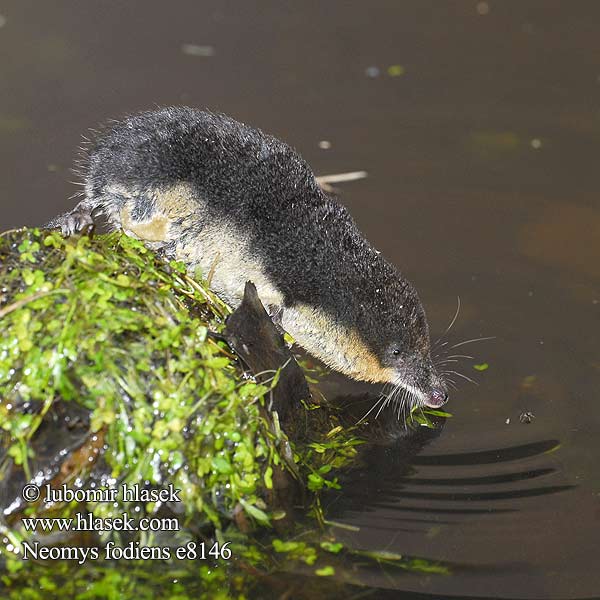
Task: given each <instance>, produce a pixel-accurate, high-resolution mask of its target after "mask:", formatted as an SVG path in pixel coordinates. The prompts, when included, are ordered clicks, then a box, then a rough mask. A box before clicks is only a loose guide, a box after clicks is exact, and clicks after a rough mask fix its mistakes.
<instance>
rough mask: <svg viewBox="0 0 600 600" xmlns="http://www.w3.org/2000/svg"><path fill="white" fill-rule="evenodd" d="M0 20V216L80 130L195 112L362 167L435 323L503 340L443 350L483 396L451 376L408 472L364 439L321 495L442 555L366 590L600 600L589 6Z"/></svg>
mask: <svg viewBox="0 0 600 600" xmlns="http://www.w3.org/2000/svg"><path fill="white" fill-rule="evenodd" d="M0 13H1V18H0V24H1V25H2V26H1V27H0V53H1V56H2V57H3V60H2V61H1V62H0V80H1V81H2V92H1V94H0V152H1V154H0V155H1V157H2V160H1V161H0V189H1V193H0V198H1V200H0V204H1V207H2V211H1V213H0V228H1V229H6V228H9V227H13V226H17V225H23V224H28V225H31V224H39V223H42V222H44V221H45V220H46V219H48V218H49V217H51V216H53V215H55V214H56V213H57V212H58V211H62V210H64V209H66V208H68V207H70V206H71V205H72V201H70V200H69V199H68V196H70V195H71V194H72V193H73V192H74V191H75V189H76V188H75V186H73V185H72V184H70V183H69V180H71V179H73V178H74V176H73V175H72V174H71V173H70V171H69V168H70V167H71V165H72V160H73V154H74V150H75V149H76V147H77V146H78V145H79V142H80V136H81V134H82V132H84V131H85V130H86V129H87V128H89V127H92V126H94V125H96V124H97V123H99V122H101V121H103V120H105V119H107V118H109V117H115V116H120V115H123V114H124V113H129V112H134V111H137V110H139V109H142V108H148V107H153V106H156V105H164V104H182V103H185V104H189V105H193V106H198V107H209V108H211V109H213V110H218V111H222V112H226V113H228V114H231V115H232V116H234V117H236V118H238V119H240V120H243V121H246V122H248V123H251V124H253V125H256V126H259V127H261V128H263V129H264V130H266V131H269V132H271V133H274V134H276V135H278V136H279V137H281V138H283V139H285V140H286V141H288V142H290V143H291V144H292V145H294V146H295V147H296V148H297V149H298V150H299V151H300V152H301V153H302V154H303V155H304V156H305V157H306V158H307V159H308V160H309V162H310V163H311V164H312V165H313V167H314V169H315V170H316V171H317V172H318V173H321V174H324V173H336V172H342V171H352V170H363V169H364V170H366V171H368V173H369V178H368V179H366V180H363V181H359V182H355V183H352V184H345V185H343V187H342V196H341V198H342V200H343V202H345V203H346V204H347V205H348V206H349V207H350V209H351V211H352V213H353V215H354V216H355V218H356V219H357V221H358V222H359V224H360V225H361V227H362V229H363V230H364V232H365V233H366V234H367V236H368V237H369V238H370V239H371V240H372V241H373V242H374V243H375V245H376V246H378V247H379V248H380V249H381V250H382V251H383V252H384V253H385V254H386V255H387V256H388V257H389V258H391V259H392V260H393V261H394V262H395V263H396V264H397V265H399V266H400V267H401V269H402V270H403V271H404V273H405V274H406V275H407V276H408V277H409V278H410V279H411V280H412V281H413V282H414V283H415V285H416V287H417V288H418V289H419V290H420V293H421V296H422V299H423V301H424V303H425V305H426V307H427V309H428V314H429V319H430V323H431V326H432V329H433V331H434V333H435V332H441V331H443V330H444V329H445V327H446V324H447V323H448V321H449V320H450V318H451V317H452V314H453V313H454V310H455V307H456V297H457V296H460V298H461V304H462V308H461V312H460V315H459V319H458V321H457V323H456V324H455V326H454V327H453V329H452V331H451V332H450V334H449V337H448V339H449V340H451V341H450V343H449V344H448V345H452V344H455V343H458V342H460V341H462V340H465V339H469V338H475V337H479V336H488V335H493V336H496V339H495V340H493V341H488V342H481V343H476V344H473V345H472V346H464V347H462V346H460V347H459V348H460V349H461V350H465V351H466V350H467V349H468V350H469V351H468V352H465V353H466V354H472V355H473V356H475V358H474V359H473V360H468V359H465V360H463V362H462V364H461V365H460V367H459V369H458V370H459V371H461V372H462V373H464V374H466V375H467V376H469V377H472V378H474V379H476V380H478V381H479V385H478V386H477V387H476V386H473V385H471V384H469V383H467V382H466V381H462V380H460V378H459V377H457V383H459V390H458V391H456V392H454V394H453V397H452V399H451V403H450V404H449V406H448V408H449V410H450V411H451V412H452V413H453V414H454V417H453V418H452V419H450V420H449V422H448V423H447V425H446V427H445V428H444V430H443V431H442V432H441V434H440V435H439V436H438V437H437V438H435V439H433V440H432V441H431V443H430V444H429V445H428V446H426V447H425V448H424V449H423V450H422V452H420V453H419V455H418V456H416V457H415V458H414V459H413V460H412V465H413V466H412V470H411V471H410V472H409V473H408V474H407V473H406V470H405V469H404V468H400V467H398V466H397V464H396V463H397V459H398V457H397V456H395V455H394V454H393V452H394V448H388V449H387V450H385V451H384V450H374V451H373V453H372V455H371V457H370V461H371V463H370V464H369V465H368V468H364V469H362V470H356V471H355V472H354V473H352V474H350V476H349V477H348V481H347V482H346V484H345V486H344V490H343V493H342V494H341V495H340V496H336V497H333V498H332V499H331V503H330V506H329V507H328V511H329V515H330V517H331V518H332V519H334V520H336V521H341V522H344V523H347V524H350V525H354V526H357V527H360V531H358V532H353V533H351V532H345V533H343V534H341V535H343V536H344V538H345V539H346V540H347V542H348V543H349V544H352V545H354V546H357V547H361V548H368V549H375V550H384V549H385V550H388V551H393V552H399V553H403V554H412V555H417V556H422V557H425V558H429V559H436V560H447V561H450V562H452V563H453V564H455V565H458V568H459V572H458V574H457V575H456V576H453V577H440V576H432V575H404V576H402V577H398V576H390V575H389V574H388V573H385V572H384V571H377V572H365V573H362V574H360V577H361V578H362V580H363V581H364V582H365V583H368V584H369V585H371V586H373V588H379V591H375V592H374V593H375V597H384V595H383V594H384V592H383V590H398V591H405V592H410V591H419V592H423V593H428V594H434V595H436V597H440V596H441V595H460V596H466V597H474V596H484V597H506V598H583V597H590V596H598V595H599V594H600V575H599V574H598V565H599V564H600V561H599V559H598V552H599V550H600V545H599V542H598V540H599V539H600V475H599V471H598V457H599V452H600V416H599V415H600V412H599V411H598V397H599V392H600V352H599V350H598V335H599V334H600V327H599V311H600V266H599V265H600V204H599V201H598V192H599V190H600V169H599V168H598V166H597V165H598V158H599V156H600V4H599V3H592V2H558V1H553V0H539V1H529V0H519V1H514V2H512V1H504V2H500V1H493V0H489V1H488V2H476V1H474V0H473V1H465V2H433V1H425V0H413V1H405V2H394V1H388V2H376V3H365V2H360V3H358V2H321V3H318V2H303V3H293V2H280V1H277V2H275V1H265V2H260V3H253V2H250V3H248V2H197V1H188V2H178V3H176V4H173V5H170V4H167V3H163V2H156V1H153V2H128V3H112V5H110V4H109V5H105V4H104V3H102V4H100V3H95V4H92V3H81V2H75V1H72V2H47V3H41V2H31V1H23V0H19V1H18V2H17V1H13V2H5V3H4V4H3V5H2V7H0ZM323 141H326V142H329V145H330V147H329V148H327V149H325V148H323V147H322V146H327V144H320V142H323ZM461 353H462V352H461ZM484 362H485V363H487V364H488V365H489V368H488V369H487V370H484V371H481V372H479V371H477V370H476V369H475V368H474V366H473V365H474V364H482V363H484ZM524 411H529V412H531V413H533V414H534V415H535V418H534V419H533V421H532V422H531V423H529V424H526V423H521V422H520V420H519V416H520V414H521V413H523V412H524ZM389 593H390V594H391V595H390V597H400V595H399V592H395V593H393V594H392V593H391V592H389Z"/></svg>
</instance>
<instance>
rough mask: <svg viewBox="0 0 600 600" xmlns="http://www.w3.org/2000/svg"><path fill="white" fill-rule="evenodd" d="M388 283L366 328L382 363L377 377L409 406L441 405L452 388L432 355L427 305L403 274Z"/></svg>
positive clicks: (370, 345)
mask: <svg viewBox="0 0 600 600" xmlns="http://www.w3.org/2000/svg"><path fill="white" fill-rule="evenodd" d="M386 284H387V285H386V286H385V287H383V286H382V287H381V288H378V291H377V294H378V295H379V298H378V300H377V302H376V304H377V310H376V311H375V318H373V316H372V315H370V316H369V318H368V319H367V320H368V321H369V322H368V324H366V326H365V327H364V328H363V330H364V331H366V332H367V334H368V338H367V339H366V340H365V341H367V343H368V345H369V347H370V348H371V349H372V351H373V354H374V356H375V357H376V358H377V362H378V369H377V376H376V377H373V379H374V380H378V381H381V382H385V383H388V384H390V389H391V392H390V398H392V399H397V400H399V401H401V402H402V403H404V404H405V405H406V406H409V407H412V406H415V405H416V406H428V407H431V408H439V407H440V406H442V405H443V404H445V403H446V401H447V400H448V390H447V386H446V383H445V382H444V380H443V378H442V377H441V376H440V374H439V373H438V372H437V370H436V368H435V366H434V364H433V361H432V358H431V342H430V338H429V326H428V324H427V318H426V316H425V310H424V308H423V305H422V304H421V301H420V299H419V297H418V295H417V292H416V291H415V289H414V288H413V287H412V285H411V284H410V283H409V282H408V281H406V280H405V279H404V278H402V277H401V276H396V278H395V279H393V280H391V281H390V280H388V281H387V282H386ZM365 316H366V315H365Z"/></svg>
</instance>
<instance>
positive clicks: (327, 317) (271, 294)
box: [53, 108, 437, 391]
mask: <svg viewBox="0 0 600 600" xmlns="http://www.w3.org/2000/svg"><path fill="white" fill-rule="evenodd" d="M83 171H84V177H85V199H84V200H83V202H82V203H80V205H79V206H78V207H77V208H76V209H75V210H74V211H73V212H72V213H71V214H70V215H66V216H65V217H62V218H59V219H57V220H55V222H54V223H53V224H54V225H58V226H62V227H63V229H66V231H67V232H71V231H72V230H76V229H78V228H80V225H81V223H82V222H83V223H85V222H87V218H88V217H87V216H86V215H87V214H88V213H91V212H92V211H93V212H94V213H95V214H97V213H103V214H104V215H105V216H106V218H107V220H108V223H109V225H110V226H111V227H113V228H122V229H123V230H124V231H125V232H126V233H128V234H130V235H133V236H135V237H138V238H140V239H142V240H145V241H146V243H147V244H148V245H149V246H150V247H153V248H156V249H162V250H163V251H164V252H165V253H166V254H167V255H168V256H172V257H175V258H179V259H182V260H184V261H185V262H186V263H187V264H189V265H190V268H191V269H195V268H199V269H201V271H202V272H203V274H204V275H205V276H206V275H207V274H208V273H209V272H210V273H211V287H213V289H215V291H217V292H218V293H220V294H221V295H222V296H223V297H224V299H226V300H227V301H228V302H230V303H231V304H233V305H234V306H235V305H237V304H239V303H240V301H241V299H242V296H243V290H244V284H245V282H246V281H247V280H252V281H253V282H254V283H255V284H256V287H257V289H258V293H259V295H260V297H261V299H262V300H263V303H264V304H265V305H272V306H274V307H282V308H283V311H282V316H281V323H282V326H283V327H284V329H286V330H287V331H289V332H290V333H291V334H292V335H293V336H294V337H295V338H296V340H297V341H298V343H299V344H300V345H302V346H304V347H305V348H306V349H307V350H309V351H310V352H312V353H313V354H314V355H316V356H317V357H319V358H321V359H322V360H323V361H324V362H326V363H327V364H329V365H330V366H332V367H333V368H335V369H337V370H339V371H341V372H344V373H346V374H348V375H350V376H352V377H356V378H358V379H364V380H367V381H378V382H388V383H389V382H393V383H394V384H397V383H400V385H402V384H405V385H406V386H407V388H414V389H417V390H421V391H425V390H427V389H429V388H430V387H431V385H432V384H431V381H432V378H433V379H435V378H436V377H437V376H436V375H435V372H434V369H433V366H432V365H431V360H430V357H429V332H428V327H427V321H426V318H425V313H424V310H423V307H422V305H421V302H420V301H419V298H418V296H417V294H416V292H415V290H414V289H413V287H412V286H411V284H410V283H409V282H408V281H407V280H406V279H404V278H403V277H402V275H401V274H400V273H399V272H398V271H397V270H396V269H395V268H394V267H393V266H392V265H391V264H390V263H389V262H388V261H387V260H385V258H383V257H382V256H381V255H380V253H379V252H378V251H377V250H375V249H374V248H373V247H372V246H371V245H370V244H369V243H368V242H367V241H366V240H365V239H364V238H363V236H362V235H361V233H360V231H359V230H358V228H357V226H356V224H355V222H354V221H353V219H352V218H351V217H350V215H349V214H348V212H347V210H346V209H345V208H344V207H343V206H341V205H340V204H339V203H338V202H336V201H335V200H334V199H332V198H331V197H329V196H327V195H326V194H325V192H324V191H323V190H322V189H321V188H320V187H319V185H318V183H317V181H316V180H315V176H314V174H313V172H312V171H311V169H310V167H309V166H308V165H307V164H306V162H305V161H304V160H303V159H302V158H301V157H300V156H299V155H298V154H297V153H296V152H295V151H294V150H292V149H291V148H290V147H289V146H287V145H286V144H285V143H283V142H281V141H279V140H277V139H275V138H273V137H271V136H269V135H266V134H264V133H262V132H261V131H259V130H256V129H253V128H250V127H248V126H245V125H243V124H241V123H238V122H237V121H234V120H233V119H231V118H229V117H226V116H223V115H215V114H211V113H207V112H201V111H196V110H193V109H190V108H166V109H162V110H158V111H154V112H146V113H141V114H139V115H136V116H133V117H130V118H128V119H126V120H124V121H121V122H115V123H112V124H111V125H110V126H109V127H108V128H107V129H106V130H105V131H103V132H101V133H100V134H98V135H97V137H96V140H95V142H93V143H92V145H91V148H90V149H89V151H88V153H87V159H86V164H85V165H84V167H83ZM61 219H62V220H61ZM65 224H66V225H65ZM392 343H393V344H396V345H397V346H398V347H399V348H401V350H402V352H403V353H404V355H405V356H406V358H407V359H408V360H406V361H405V363H404V374H403V375H402V376H399V375H398V371H397V370H395V369H392V368H391V367H390V365H389V364H388V363H387V362H386V360H384V357H385V356H386V352H388V350H389V346H390V344H392ZM436 381H437V379H436Z"/></svg>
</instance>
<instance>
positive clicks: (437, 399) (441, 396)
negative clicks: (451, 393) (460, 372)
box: [425, 389, 448, 408]
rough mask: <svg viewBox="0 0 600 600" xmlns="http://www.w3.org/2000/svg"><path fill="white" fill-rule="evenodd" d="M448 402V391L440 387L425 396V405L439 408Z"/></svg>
mask: <svg viewBox="0 0 600 600" xmlns="http://www.w3.org/2000/svg"><path fill="white" fill-rule="evenodd" d="M446 402H448V393H447V392H445V391H444V390H441V389H434V390H432V391H431V392H430V394H429V395H428V396H427V397H426V398H425V406H428V407H429V408H439V407H440V406H444V404H446Z"/></svg>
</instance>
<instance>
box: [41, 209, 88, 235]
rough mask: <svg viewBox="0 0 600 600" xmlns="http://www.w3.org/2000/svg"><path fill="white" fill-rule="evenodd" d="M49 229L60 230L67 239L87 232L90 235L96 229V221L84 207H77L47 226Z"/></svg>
mask: <svg viewBox="0 0 600 600" xmlns="http://www.w3.org/2000/svg"><path fill="white" fill-rule="evenodd" d="M46 227H48V228H49V229H60V231H61V233H62V234H63V235H64V236H65V237H69V236H70V235H73V234H75V233H81V232H83V231H87V232H88V233H90V232H91V231H92V230H93V229H94V219H93V218H92V213H91V212H90V211H89V210H87V209H86V208H83V207H81V208H80V207H76V208H75V209H73V210H72V211H71V212H68V213H65V214H64V215H60V216H58V217H56V218H54V219H52V220H51V221H49V222H48V223H47V224H46Z"/></svg>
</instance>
